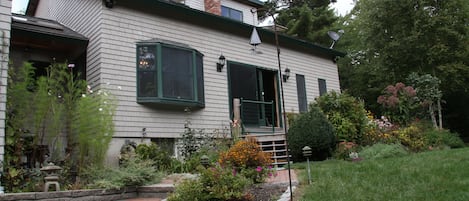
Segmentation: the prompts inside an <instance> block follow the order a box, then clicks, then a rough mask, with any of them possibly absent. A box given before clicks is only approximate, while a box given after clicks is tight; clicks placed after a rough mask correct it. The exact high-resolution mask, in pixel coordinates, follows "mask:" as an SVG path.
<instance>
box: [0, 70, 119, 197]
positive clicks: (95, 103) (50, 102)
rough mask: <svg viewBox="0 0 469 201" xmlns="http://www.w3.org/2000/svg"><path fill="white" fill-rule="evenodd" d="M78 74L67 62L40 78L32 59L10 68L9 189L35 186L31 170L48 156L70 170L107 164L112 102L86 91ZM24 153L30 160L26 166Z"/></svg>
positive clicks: (8, 115)
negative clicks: (31, 183) (31, 62)
mask: <svg viewBox="0 0 469 201" xmlns="http://www.w3.org/2000/svg"><path fill="white" fill-rule="evenodd" d="M79 78H80V74H76V73H74V72H73V71H70V69H69V68H68V67H67V64H56V63H54V64H52V65H51V66H49V67H48V68H47V75H46V76H41V77H35V75H34V68H33V67H32V65H31V64H28V63H25V64H24V65H23V66H22V67H11V68H10V69H9V79H8V82H9V85H8V96H7V115H6V119H7V121H6V123H7V126H6V127H7V129H6V146H5V159H6V160H5V163H4V167H5V169H4V170H5V171H4V172H5V173H4V175H6V176H5V177H4V178H5V179H6V180H4V181H3V182H4V183H7V189H6V190H7V192H12V191H23V190H31V189H26V188H25V186H26V185H25V183H28V182H31V181H32V180H34V178H33V175H32V174H30V172H32V170H33V169H34V168H40V167H41V165H43V164H44V163H45V162H46V161H45V155H49V156H50V157H49V158H48V160H49V161H52V162H55V163H56V164H58V163H61V164H59V165H61V166H63V167H64V169H67V170H71V171H69V172H72V169H73V172H76V171H79V170H80V168H82V167H83V166H85V165H97V166H102V165H103V164H102V162H103V161H104V156H105V154H106V152H107V148H108V145H109V142H110V140H111V138H112V134H113V128H114V125H113V121H112V117H113V111H114V110H113V109H114V104H113V102H112V101H111V100H112V98H110V97H105V96H106V93H104V95H103V94H100V93H99V92H98V93H95V94H92V92H91V90H90V89H89V90H88V92H87V86H86V82H85V81H84V80H81V79H79ZM65 147H66V148H65ZM63 150H66V153H63ZM26 154H29V157H30V158H29V160H28V162H27V164H22V161H21V157H22V156H23V155H26ZM28 168H29V169H28ZM67 176H71V175H67ZM67 179H69V178H67ZM30 186H31V185H30Z"/></svg>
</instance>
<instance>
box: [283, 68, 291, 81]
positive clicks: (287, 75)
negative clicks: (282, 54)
mask: <svg viewBox="0 0 469 201" xmlns="http://www.w3.org/2000/svg"><path fill="white" fill-rule="evenodd" d="M282 78H283V82H287V80H288V78H290V69H289V68H285V72H284V73H283V75H282Z"/></svg>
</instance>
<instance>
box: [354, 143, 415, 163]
mask: <svg viewBox="0 0 469 201" xmlns="http://www.w3.org/2000/svg"><path fill="white" fill-rule="evenodd" d="M407 154H408V152H407V151H406V150H405V148H404V147H403V146H402V145H401V144H383V143H377V144H374V145H371V146H367V147H364V148H363V149H362V151H360V153H359V156H360V157H362V158H365V159H378V158H391V157H397V156H404V155H407Z"/></svg>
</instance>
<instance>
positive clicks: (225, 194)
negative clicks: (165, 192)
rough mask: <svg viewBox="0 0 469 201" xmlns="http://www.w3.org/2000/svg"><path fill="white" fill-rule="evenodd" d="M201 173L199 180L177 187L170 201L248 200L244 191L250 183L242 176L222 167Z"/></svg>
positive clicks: (203, 169)
mask: <svg viewBox="0 0 469 201" xmlns="http://www.w3.org/2000/svg"><path fill="white" fill-rule="evenodd" d="M199 171H200V175H199V178H197V179H193V180H185V181H183V182H182V183H180V184H179V185H177V187H176V189H175V192H174V193H173V194H171V195H170V196H169V197H168V201H186V200H194V201H206V200H246V199H243V198H244V197H245V193H244V191H245V190H246V187H247V186H248V185H249V184H250V182H249V180H248V179H246V178H245V177H243V176H242V175H241V174H236V173H234V172H233V171H232V170H231V169H229V168H222V167H220V166H215V167H210V168H207V169H205V168H201V169H199ZM247 201H249V200H247Z"/></svg>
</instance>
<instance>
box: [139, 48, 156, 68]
mask: <svg viewBox="0 0 469 201" xmlns="http://www.w3.org/2000/svg"><path fill="white" fill-rule="evenodd" d="M137 55H138V69H139V70H154V69H155V63H156V61H155V47H154V46H140V47H138V50H137Z"/></svg>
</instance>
